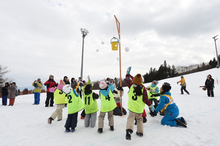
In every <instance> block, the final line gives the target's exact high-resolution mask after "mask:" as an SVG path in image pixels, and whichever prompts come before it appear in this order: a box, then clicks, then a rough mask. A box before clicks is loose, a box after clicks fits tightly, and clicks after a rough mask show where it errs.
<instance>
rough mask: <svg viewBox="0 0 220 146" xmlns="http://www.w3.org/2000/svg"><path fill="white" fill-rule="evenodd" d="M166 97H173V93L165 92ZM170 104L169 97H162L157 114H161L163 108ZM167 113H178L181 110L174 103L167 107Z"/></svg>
mask: <svg viewBox="0 0 220 146" xmlns="http://www.w3.org/2000/svg"><path fill="white" fill-rule="evenodd" d="M164 94H165V95H169V96H171V93H170V92H169V91H168V92H165V93H164ZM169 102H170V100H169V98H168V97H167V96H163V94H162V95H161V96H160V102H159V104H158V106H157V108H156V109H155V111H156V112H159V111H161V110H162V109H163V107H164V106H165V105H166V104H168V103H169ZM165 111H168V112H176V111H179V108H178V106H177V105H176V103H173V104H170V105H168V106H167V108H166V109H165Z"/></svg>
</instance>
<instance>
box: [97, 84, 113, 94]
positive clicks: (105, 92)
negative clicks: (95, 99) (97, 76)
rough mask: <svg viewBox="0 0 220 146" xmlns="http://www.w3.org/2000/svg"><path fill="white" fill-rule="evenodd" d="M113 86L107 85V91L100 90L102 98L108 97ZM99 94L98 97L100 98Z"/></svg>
mask: <svg viewBox="0 0 220 146" xmlns="http://www.w3.org/2000/svg"><path fill="white" fill-rule="evenodd" d="M114 88H115V87H114V86H113V85H112V84H109V86H108V88H107V90H100V92H101V93H102V94H103V95H104V96H108V95H109V89H110V90H111V91H112V92H113V90H114ZM100 92H99V97H100V96H101V95H100Z"/></svg>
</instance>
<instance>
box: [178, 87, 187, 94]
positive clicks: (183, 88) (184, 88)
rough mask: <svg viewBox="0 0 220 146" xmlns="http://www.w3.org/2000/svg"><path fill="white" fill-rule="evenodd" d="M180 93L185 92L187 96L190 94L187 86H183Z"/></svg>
mask: <svg viewBox="0 0 220 146" xmlns="http://www.w3.org/2000/svg"><path fill="white" fill-rule="evenodd" d="M180 91H181V94H183V91H185V92H186V93H187V94H189V92H188V91H187V90H186V86H182V87H181V89H180Z"/></svg>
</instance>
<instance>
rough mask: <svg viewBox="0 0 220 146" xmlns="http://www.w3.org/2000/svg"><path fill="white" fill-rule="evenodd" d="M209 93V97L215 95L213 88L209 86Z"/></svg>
mask: <svg viewBox="0 0 220 146" xmlns="http://www.w3.org/2000/svg"><path fill="white" fill-rule="evenodd" d="M207 95H208V97H210V96H211V97H214V92H213V88H207Z"/></svg>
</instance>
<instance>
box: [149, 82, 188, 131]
mask: <svg viewBox="0 0 220 146" xmlns="http://www.w3.org/2000/svg"><path fill="white" fill-rule="evenodd" d="M170 89H171V86H170V84H169V83H166V82H165V83H164V84H163V85H162V87H161V88H160V94H161V96H160V102H159V104H158V106H157V108H156V109H155V111H154V112H152V113H151V116H153V117H154V116H156V115H157V112H159V111H161V112H163V111H166V112H165V113H166V114H165V116H164V117H163V119H162V120H161V124H162V125H169V126H173V127H178V126H181V127H185V128H186V127H187V126H186V124H187V123H186V121H185V119H184V118H183V117H181V118H177V116H178V115H179V108H178V106H177V105H176V103H175V102H174V101H173V98H172V97H171V93H170Z"/></svg>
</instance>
